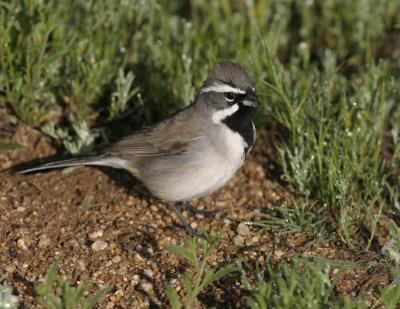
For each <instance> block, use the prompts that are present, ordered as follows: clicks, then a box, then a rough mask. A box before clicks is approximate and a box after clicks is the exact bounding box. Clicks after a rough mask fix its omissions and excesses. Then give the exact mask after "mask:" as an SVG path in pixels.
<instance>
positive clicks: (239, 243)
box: [233, 235, 244, 247]
mask: <svg viewBox="0 0 400 309" xmlns="http://www.w3.org/2000/svg"><path fill="white" fill-rule="evenodd" d="M233 243H234V244H235V246H238V247H241V246H243V245H244V238H243V237H242V236H240V235H236V236H235V237H234V238H233Z"/></svg>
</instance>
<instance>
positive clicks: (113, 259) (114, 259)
mask: <svg viewBox="0 0 400 309" xmlns="http://www.w3.org/2000/svg"><path fill="white" fill-rule="evenodd" d="M112 262H113V263H114V264H117V263H119V262H121V257H120V256H119V255H116V256H114V257H113V258H112Z"/></svg>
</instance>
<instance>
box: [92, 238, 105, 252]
mask: <svg viewBox="0 0 400 309" xmlns="http://www.w3.org/2000/svg"><path fill="white" fill-rule="evenodd" d="M107 247H108V244H107V243H106V242H105V241H104V240H96V241H95V242H94V243H92V246H91V248H92V249H93V250H94V251H101V250H104V249H105V248H107Z"/></svg>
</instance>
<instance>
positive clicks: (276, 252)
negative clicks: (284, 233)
mask: <svg viewBox="0 0 400 309" xmlns="http://www.w3.org/2000/svg"><path fill="white" fill-rule="evenodd" d="M284 254H285V252H284V251H282V250H280V249H278V250H275V252H274V256H275V257H277V258H278V259H279V258H281V257H282V256H283V255H284Z"/></svg>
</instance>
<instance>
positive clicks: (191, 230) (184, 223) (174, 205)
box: [167, 202, 205, 238]
mask: <svg viewBox="0 0 400 309" xmlns="http://www.w3.org/2000/svg"><path fill="white" fill-rule="evenodd" d="M180 204H182V203H167V206H168V208H169V209H171V210H172V211H173V212H174V213H175V214H176V216H177V217H178V219H179V221H180V223H181V224H182V226H183V228H184V229H185V231H186V232H187V233H188V234H190V235H191V236H194V237H199V238H205V235H204V234H203V233H201V232H199V231H198V230H196V229H194V228H192V227H191V226H190V224H189V223H188V222H187V221H186V220H185V219H184V218H183V217H182V214H181V213H180V210H181V209H182V208H185V207H186V205H185V204H186V203H185V202H183V204H184V206H181V205H180Z"/></svg>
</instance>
